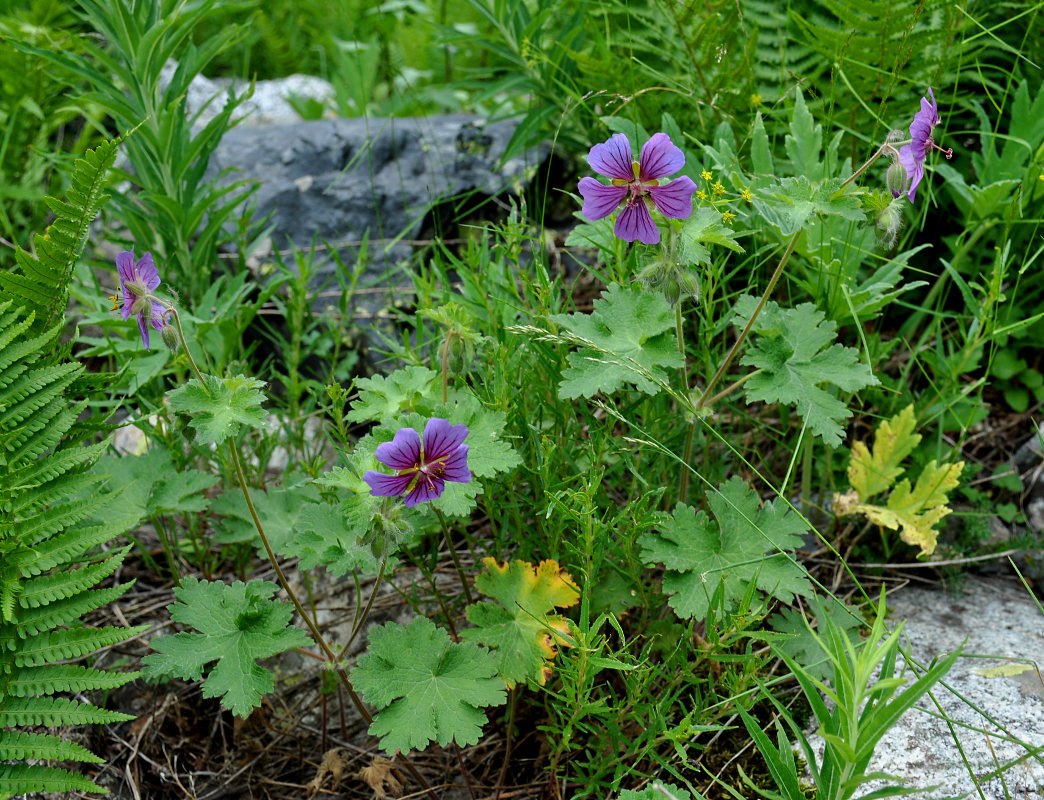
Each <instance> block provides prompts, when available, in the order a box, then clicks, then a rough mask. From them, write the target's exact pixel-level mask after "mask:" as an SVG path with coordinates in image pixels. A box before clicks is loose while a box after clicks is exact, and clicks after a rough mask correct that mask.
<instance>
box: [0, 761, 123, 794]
mask: <svg viewBox="0 0 1044 800" xmlns="http://www.w3.org/2000/svg"><path fill="white" fill-rule="evenodd" d="M105 791H106V790H105V789H104V788H102V787H101V786H99V785H98V784H96V783H95V782H94V781H91V780H88V779H87V778H85V777H83V775H77V774H76V773H75V772H69V770H67V769H60V768H58V767H42V766H39V765H37V764H0V792H2V794H0V797H7V796H8V795H9V794H10V795H16V794H29V793H30V792H47V793H53V792H102V793H104V792H105Z"/></svg>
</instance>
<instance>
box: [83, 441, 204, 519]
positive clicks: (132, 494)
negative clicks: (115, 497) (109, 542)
mask: <svg viewBox="0 0 1044 800" xmlns="http://www.w3.org/2000/svg"><path fill="white" fill-rule="evenodd" d="M91 471H92V472H93V473H95V474H96V475H109V476H111V477H110V480H109V488H110V489H112V490H117V491H119V492H120V499H119V503H118V512H119V514H120V517H121V519H123V516H124V514H126V518H127V520H128V525H127V527H128V528H133V527H136V526H137V525H138V524H139V523H140V522H141V521H142V520H144V519H148V518H149V517H152V516H155V515H157V514H183V513H190V512H198V511H204V510H205V509H206V508H207V506H208V505H209V504H210V498H208V497H207V496H206V494H205V492H206V490H207V489H210V488H211V487H212V486H214V484H216V483H217V482H218V476H216V475H211V474H210V473H206V472H200V471H199V470H195V469H185V470H183V471H181V472H178V471H177V470H175V468H174V460H173V459H172V458H171V455H170V451H169V450H167V449H166V448H164V447H161V446H160V447H152V448H150V449H149V450H148V452H146V453H145V454H144V455H140V456H129V455H125V456H102V457H101V458H99V459H98V461H97V462H96V463H95V465H94V467H93V468H92V470H91Z"/></svg>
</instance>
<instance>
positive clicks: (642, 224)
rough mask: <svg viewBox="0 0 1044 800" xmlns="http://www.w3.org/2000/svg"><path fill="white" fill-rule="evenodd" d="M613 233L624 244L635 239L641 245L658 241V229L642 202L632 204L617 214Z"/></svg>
mask: <svg viewBox="0 0 1044 800" xmlns="http://www.w3.org/2000/svg"><path fill="white" fill-rule="evenodd" d="M614 232H615V233H616V235H617V236H618V237H619V238H621V239H623V240H624V241H625V242H633V241H634V240H635V239H637V240H638V241H639V242H642V243H643V244H656V243H657V242H659V241H660V229H659V228H657V227H656V223H654V222H653V221H652V216H651V215H650V214H649V209H648V208H646V207H645V203H644V202H642V201H638V202H637V203H632V204H631V205H629V206H627V207H626V208H625V209H624V210H623V211H621V212H620V213H619V215H618V216H617V217H616V228H615V229H614Z"/></svg>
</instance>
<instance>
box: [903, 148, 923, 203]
mask: <svg viewBox="0 0 1044 800" xmlns="http://www.w3.org/2000/svg"><path fill="white" fill-rule="evenodd" d="M899 163H900V164H902V165H903V169H905V170H906V177H907V180H909V181H910V188H909V189H907V190H906V196H907V197H909V198H910V202H911V203H912V202H914V198H915V197H916V196H917V185H918V184H919V183H920V182H921V178H923V177H924V155H923V153H922V155H921V157H920V158H918V157H917V154H916V152H915V151H914V148H913V146H912V145H909V144H904V145H903V146H902V147H900V148H899Z"/></svg>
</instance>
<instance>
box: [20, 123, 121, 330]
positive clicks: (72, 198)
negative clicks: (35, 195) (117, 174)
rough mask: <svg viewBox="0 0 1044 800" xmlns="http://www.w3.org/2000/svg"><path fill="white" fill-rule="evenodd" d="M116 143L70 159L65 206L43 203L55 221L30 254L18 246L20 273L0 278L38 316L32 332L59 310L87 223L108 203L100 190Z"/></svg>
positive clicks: (62, 308)
mask: <svg viewBox="0 0 1044 800" xmlns="http://www.w3.org/2000/svg"><path fill="white" fill-rule="evenodd" d="M118 145H119V139H115V140H113V141H111V142H103V143H102V144H100V145H99V146H98V147H97V148H95V149H94V150H88V151H87V152H86V153H84V156H83V158H79V159H77V160H76V162H75V163H74V165H73V172H72V175H71V179H70V188H69V190H68V191H67V192H66V198H67V199H68V201H69V202H61V201H59V200H54V199H52V198H49V199H48V200H47V201H46V202H47V204H48V207H49V208H50V209H51V211H52V212H53V213H54V214H55V217H56V218H55V221H54V223H53V224H52V225H51V227H50V228H49V229H48V231H47V233H46V234H44V235H43V236H41V235H39V234H36V235H35V236H34V237H33V244H34V246H35V250H36V255H30V254H29V253H27V252H26V251H24V250H22V249H21V248H19V249H18V250H17V251H16V253H15V261H16V263H17V264H18V266H19V268H20V270H21V274H20V275H18V274H0V290H3V291H4V293H5V294H8V295H9V296H10V297H11V298H12V299H13V300H15V301H16V302H20V303H23V304H25V305H26V306H28V307H30V308H34V309H37V310H38V311H39V312H40V313H39V315H38V316H37V317H36V318H35V319H34V320H33V327H34V329H36V330H43V329H46V328H49V327H50V326H52V325H53V324H54V322H55V320H56V319H57V318H58V317H59V315H60V314H62V313H63V312H64V311H65V305H66V303H67V301H68V296H69V279H70V276H71V275H72V270H73V266H74V265H75V264H76V260H77V259H78V258H79V257H80V252H81V251H82V250H83V246H84V243H85V242H86V240H87V234H88V232H89V230H90V225H91V223H92V222H93V221H94V218H95V217H96V216H97V215H98V211H99V209H100V208H101V206H102V204H103V203H104V202H105V201H106V200H107V199H108V195H106V194H105V193H104V192H103V187H104V185H105V179H106V175H107V173H108V171H109V168H110V167H111V166H112V164H113V162H114V161H115V160H116V151H117V147H118Z"/></svg>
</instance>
